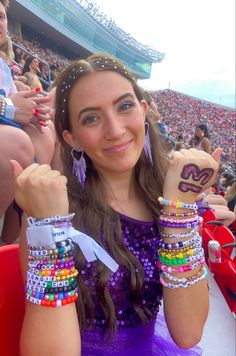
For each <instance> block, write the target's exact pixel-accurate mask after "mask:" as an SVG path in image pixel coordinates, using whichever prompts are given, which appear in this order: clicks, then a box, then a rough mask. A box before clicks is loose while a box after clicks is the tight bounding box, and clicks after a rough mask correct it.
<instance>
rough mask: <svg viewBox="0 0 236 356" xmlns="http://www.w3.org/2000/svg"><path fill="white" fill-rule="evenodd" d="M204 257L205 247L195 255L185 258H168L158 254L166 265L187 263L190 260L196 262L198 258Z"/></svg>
mask: <svg viewBox="0 0 236 356" xmlns="http://www.w3.org/2000/svg"><path fill="white" fill-rule="evenodd" d="M203 257H204V250H203V248H199V249H198V252H197V253H196V254H195V255H193V256H189V257H185V258H180V259H178V258H175V259H171V260H170V259H168V258H165V257H162V256H158V258H159V260H160V261H161V262H162V263H163V264H165V265H171V266H175V265H186V264H187V263H189V262H195V261H197V260H200V259H201V258H203Z"/></svg>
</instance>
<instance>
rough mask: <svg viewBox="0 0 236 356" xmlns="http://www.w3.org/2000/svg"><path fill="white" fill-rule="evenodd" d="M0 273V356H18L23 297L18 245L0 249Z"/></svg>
mask: <svg viewBox="0 0 236 356" xmlns="http://www.w3.org/2000/svg"><path fill="white" fill-rule="evenodd" d="M0 271H1V272H0V355H2V356H19V340H20V332H21V328H22V323H23V316H24V304H25V302H24V301H25V297H24V285H23V280H22V277H21V272H20V263H19V246H18V245H7V246H1V247H0Z"/></svg>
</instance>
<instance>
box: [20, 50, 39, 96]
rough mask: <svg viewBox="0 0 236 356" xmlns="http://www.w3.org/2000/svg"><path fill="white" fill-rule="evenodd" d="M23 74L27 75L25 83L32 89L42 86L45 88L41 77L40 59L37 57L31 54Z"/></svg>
mask: <svg viewBox="0 0 236 356" xmlns="http://www.w3.org/2000/svg"><path fill="white" fill-rule="evenodd" d="M22 75H24V76H25V77H26V79H27V80H26V82H25V84H26V85H28V86H29V87H30V88H31V89H36V88H40V90H43V87H42V84H41V82H40V79H39V76H38V75H39V60H38V58H36V57H33V56H29V57H28V58H27V60H26V61H25V64H24V67H23V69H22Z"/></svg>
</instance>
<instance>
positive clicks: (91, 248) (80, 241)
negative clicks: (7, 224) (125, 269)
mask: <svg viewBox="0 0 236 356" xmlns="http://www.w3.org/2000/svg"><path fill="white" fill-rule="evenodd" d="M28 224H29V227H28V228H27V230H26V237H27V242H28V244H29V245H31V246H38V247H40V246H45V245H48V246H52V245H54V244H55V243H57V242H60V241H64V240H66V239H68V238H70V239H71V240H72V241H73V242H74V243H76V244H77V245H78V246H79V247H80V249H81V251H82V253H83V255H84V257H85V259H86V260H87V261H88V262H93V261H95V260H97V259H98V260H100V261H101V262H102V263H104V264H105V265H106V266H107V267H108V268H109V269H110V270H111V271H112V272H116V271H117V269H118V267H119V265H118V264H117V263H116V262H115V261H114V259H113V258H112V257H111V256H110V255H109V254H108V253H107V252H106V251H105V250H104V249H103V248H102V247H101V246H100V245H99V244H98V243H97V242H96V241H94V240H93V239H92V238H91V237H90V236H88V235H86V234H84V233H83V232H81V231H79V230H76V229H75V228H73V227H72V226H63V227H54V226H53V225H43V226H36V225H35V224H33V223H32V220H30V218H29V219H28ZM42 236H43V238H42Z"/></svg>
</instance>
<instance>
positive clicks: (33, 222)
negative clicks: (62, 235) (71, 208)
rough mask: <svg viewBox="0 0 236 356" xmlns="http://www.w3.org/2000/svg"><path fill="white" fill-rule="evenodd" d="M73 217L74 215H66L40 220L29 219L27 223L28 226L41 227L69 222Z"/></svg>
mask: <svg viewBox="0 0 236 356" xmlns="http://www.w3.org/2000/svg"><path fill="white" fill-rule="evenodd" d="M74 215H75V214H74V213H72V214H67V215H55V216H51V217H49V218H42V219H38V218H32V217H29V218H28V219H27V221H28V225H29V226H43V225H49V224H55V223H60V222H70V221H71V220H72V219H73V217H74Z"/></svg>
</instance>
